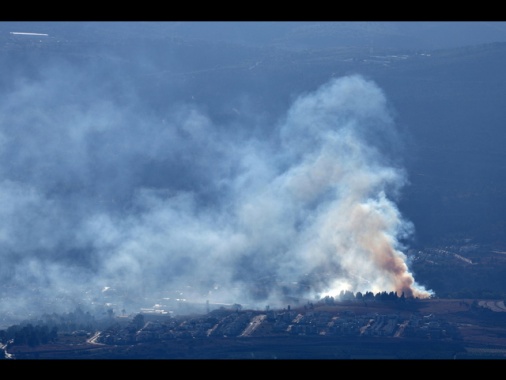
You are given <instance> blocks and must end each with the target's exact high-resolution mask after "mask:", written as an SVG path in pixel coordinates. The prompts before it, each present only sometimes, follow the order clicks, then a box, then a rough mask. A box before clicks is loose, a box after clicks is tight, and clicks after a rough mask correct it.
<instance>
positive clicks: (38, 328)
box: [0, 308, 110, 347]
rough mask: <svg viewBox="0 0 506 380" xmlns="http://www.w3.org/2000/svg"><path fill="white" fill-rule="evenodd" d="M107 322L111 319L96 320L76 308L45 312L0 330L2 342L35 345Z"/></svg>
mask: <svg viewBox="0 0 506 380" xmlns="http://www.w3.org/2000/svg"><path fill="white" fill-rule="evenodd" d="M107 324H110V321H109V320H104V321H96V320H95V317H94V316H93V315H91V314H90V313H89V312H84V311H83V310H81V309H80V308H76V309H75V310H74V311H72V312H69V313H63V314H57V313H52V314H43V315H42V316H41V317H39V318H38V319H36V320H35V319H34V320H26V321H23V322H21V323H20V324H15V325H12V326H9V327H8V328H7V329H6V330H0V342H1V343H2V344H7V343H9V344H10V345H25V344H27V345H29V346H32V347H34V346H38V345H41V344H48V343H51V342H55V341H57V339H58V333H72V332H74V331H79V330H80V331H86V332H94V331H96V330H97V329H99V328H103V327H104V325H107Z"/></svg>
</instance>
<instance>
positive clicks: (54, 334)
mask: <svg viewBox="0 0 506 380" xmlns="http://www.w3.org/2000/svg"><path fill="white" fill-rule="evenodd" d="M57 339H58V328H57V327H56V326H53V327H52V328H49V326H47V325H42V326H41V325H36V326H34V325H32V324H31V323H28V324H27V325H25V326H21V325H13V326H10V327H8V328H7V330H0V341H1V342H2V343H4V344H6V343H8V342H10V344H12V345H25V344H27V345H29V346H30V347H34V346H38V345H40V344H48V343H51V342H55V341H56V340H57Z"/></svg>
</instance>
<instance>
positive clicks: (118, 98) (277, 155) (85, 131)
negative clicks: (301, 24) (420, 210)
mask: <svg viewBox="0 0 506 380" xmlns="http://www.w3.org/2000/svg"><path fill="white" fill-rule="evenodd" d="M36 74H37V75H32V76H27V75H25V76H23V75H21V74H19V75H18V76H16V77H15V78H12V79H10V81H9V83H8V85H6V86H4V90H2V91H3V94H2V97H1V99H2V100H1V102H0V111H1V112H0V115H1V116H0V158H1V164H0V260H1V266H0V280H1V282H2V283H3V284H4V287H3V288H2V289H3V290H2V298H1V299H0V306H1V308H2V310H23V311H29V312H31V313H34V312H35V311H37V310H38V308H41V309H46V310H50V311H53V310H51V309H54V311H58V310H59V309H65V308H69V307H72V306H73V305H76V304H93V303H94V302H97V297H98V296H97V293H98V294H99V293H100V292H101V291H102V290H103V289H110V288H114V289H117V296H118V297H119V298H121V299H122V301H118V304H119V305H120V306H119V307H120V308H121V302H123V304H127V301H128V302H130V303H131V304H132V305H133V304H135V305H140V306H142V305H143V302H148V301H143V300H144V299H145V298H143V297H147V296H149V295H154V294H157V295H160V296H161V297H167V298H170V297H173V296H172V294H173V292H177V294H179V295H180V296H181V297H184V298H186V299H188V300H189V299H192V300H195V301H204V300H210V302H236V303H240V304H247V305H252V306H257V307H264V306H265V305H267V304H272V305H275V304H280V303H282V302H284V301H283V300H284V299H285V298H284V297H286V296H287V295H291V296H297V297H307V298H311V299H314V297H315V296H318V295H320V296H321V295H325V294H329V295H336V294H338V293H339V292H340V291H341V290H349V291H352V292H358V291H360V292H366V291H372V292H379V291H388V292H390V291H394V292H397V294H399V295H400V294H401V293H402V292H404V294H405V295H406V296H416V297H427V296H428V295H430V291H427V290H426V289H425V288H424V287H423V286H421V285H419V284H417V283H416V281H415V280H414V278H413V275H412V273H411V272H410V270H409V268H408V266H407V258H406V255H405V254H404V253H403V250H404V249H405V247H404V246H403V243H402V242H406V241H409V238H410V236H411V235H412V233H413V230H414V226H413V225H412V224H411V223H410V222H409V221H407V220H404V219H403V217H402V215H401V214H400V212H399V210H398V209H397V207H396V204H395V199H396V198H397V197H398V196H400V193H401V190H402V187H403V186H404V185H405V184H406V182H407V179H406V173H405V172H404V170H403V169H402V167H401V166H400V165H399V164H398V160H396V158H395V155H390V154H389V152H395V151H396V149H397V148H396V146H397V144H400V141H399V139H398V138H397V137H396V136H397V134H396V131H395V123H394V122H393V117H392V115H391V111H390V110H389V105H388V104H387V101H386V97H385V95H384V94H383V92H382V91H381V89H380V88H379V87H378V86H377V85H376V84H375V83H374V82H372V81H370V80H366V79H364V78H363V77H361V76H358V75H356V76H348V77H342V78H338V79H332V80H330V81H329V82H328V83H325V84H323V85H322V86H321V87H319V88H317V89H316V90H314V91H312V92H308V93H305V94H301V95H300V96H299V97H298V98H297V99H296V100H295V101H294V102H293V104H292V105H291V107H290V108H289V109H288V110H287V112H286V114H285V115H284V117H283V118H282V119H280V120H279V122H278V123H277V124H274V125H269V126H262V127H263V128H264V129H268V130H269V131H270V133H269V136H270V138H268V139H266V138H261V137H259V136H258V135H255V134H253V133H251V134H248V133H238V132H235V133H234V132H232V131H231V128H233V127H236V128H238V127H237V125H228V126H227V125H220V124H219V123H217V122H216V121H213V120H212V119H211V117H210V116H209V115H208V113H206V111H205V107H201V106H200V105H199V104H196V103H190V102H186V103H185V102H177V103H176V102H171V101H170V102H169V101H167V104H166V105H165V107H163V110H162V111H160V109H157V110H156V111H154V110H153V109H152V108H150V107H149V106H148V105H147V104H146V100H145V99H141V97H140V96H139V94H138V93H137V91H136V86H135V83H132V82H128V81H126V80H125V78H124V77H122V76H121V73H115V74H112V73H109V72H106V70H105V69H100V68H97V67H95V66H93V69H90V68H88V69H87V70H82V69H79V68H75V67H73V65H72V64H58V65H51V64H48V65H45V66H42V67H41V68H40V69H38V71H37V73H36ZM106 74H107V75H106ZM109 74H110V75H109ZM104 78H107V80H104ZM4 81H6V80H5V79H4ZM237 111H238V112H237V113H238V114H241V113H242V114H245V113H247V112H248V109H246V108H245V109H241V110H237ZM245 120H247V121H245V125H242V126H240V128H241V130H242V131H246V130H248V128H250V127H251V128H253V127H255V126H253V125H248V124H247V123H254V122H255V121H254V120H257V122H258V119H255V118H254V117H251V116H250V115H246V116H245ZM272 136H274V137H272ZM135 302H137V303H135ZM130 303H129V304H130ZM144 305H145V306H149V305H146V304H144Z"/></svg>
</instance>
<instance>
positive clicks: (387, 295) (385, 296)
mask: <svg viewBox="0 0 506 380" xmlns="http://www.w3.org/2000/svg"><path fill="white" fill-rule="evenodd" d="M336 298H337V301H354V300H356V301H405V300H406V297H405V295H404V292H402V294H401V295H400V296H398V295H397V293H396V292H393V291H392V292H386V291H383V292H378V293H376V294H374V293H373V292H365V293H362V292H357V293H356V294H354V293H353V292H350V291H349V290H341V292H340V293H339V296H337V297H336ZM336 298H334V297H332V296H325V297H323V298H322V299H321V301H322V302H323V303H326V304H333V303H334V302H335V301H336Z"/></svg>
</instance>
